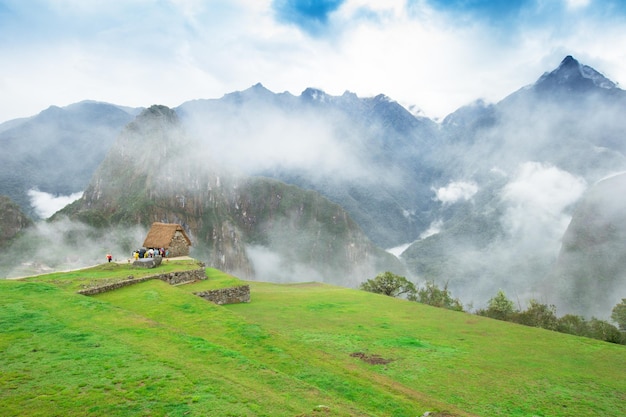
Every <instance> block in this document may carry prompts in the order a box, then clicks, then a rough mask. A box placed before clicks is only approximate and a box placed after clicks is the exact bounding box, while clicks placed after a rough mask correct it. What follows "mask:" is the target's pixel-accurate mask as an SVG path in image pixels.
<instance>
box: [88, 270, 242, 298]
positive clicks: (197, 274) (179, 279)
mask: <svg viewBox="0 0 626 417" xmlns="http://www.w3.org/2000/svg"><path fill="white" fill-rule="evenodd" d="M151 279H160V280H161V281H164V282H167V283H168V284H170V285H177V284H187V283H190V282H194V281H198V280H204V279H207V277H206V273H205V270H204V268H200V269H194V270H192V271H179V272H169V273H167V274H156V275H150V276H147V277H141V278H133V277H132V276H129V277H128V279H125V280H121V281H116V282H112V283H107V284H103V285H99V286H97V287H93V288H85V289H82V290H79V291H78V294H82V295H96V294H102V293H103V292H107V291H113V290H117V289H119V288H123V287H127V286H129V285H134V284H139V283H140V282H145V281H149V280H151ZM194 294H195V295H197V296H198V297H202V298H204V299H205V300H207V301H210V302H212V303H215V304H219V305H222V304H237V303H249V302H250V286H249V285H242V286H239V287H231V288H222V289H220V290H210V291H202V292H195V293H194Z"/></svg>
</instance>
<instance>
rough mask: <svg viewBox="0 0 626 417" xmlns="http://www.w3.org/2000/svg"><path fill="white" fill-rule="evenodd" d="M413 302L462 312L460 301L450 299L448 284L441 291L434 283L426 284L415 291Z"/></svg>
mask: <svg viewBox="0 0 626 417" xmlns="http://www.w3.org/2000/svg"><path fill="white" fill-rule="evenodd" d="M414 300H415V301H417V302H419V303H423V304H428V305H431V306H434V307H440V308H447V309H448V310H455V311H463V304H461V301H459V299H458V298H452V294H451V293H450V290H448V283H446V285H444V287H443V289H441V288H439V287H438V286H437V284H435V283H434V282H427V283H426V284H425V286H424V288H420V289H419V290H418V291H417V297H416V298H415V299H414Z"/></svg>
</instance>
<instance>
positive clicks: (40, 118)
mask: <svg viewBox="0 0 626 417" xmlns="http://www.w3.org/2000/svg"><path fill="white" fill-rule="evenodd" d="M135 113H136V109H130V108H124V107H120V106H115V105H111V104H107V103H99V102H93V101H84V102H80V103H76V104H72V105H69V106H67V107H63V108H61V107H57V106H51V107H49V108H48V109H46V110H44V111H42V112H41V113H39V114H38V115H36V116H33V117H30V118H25V119H17V120H14V121H9V122H6V123H3V124H2V125H0V146H2V149H3V152H2V153H0V194H3V195H7V196H9V197H10V198H11V199H12V200H13V201H15V202H16V203H17V204H18V205H19V206H20V208H21V209H22V210H23V211H24V212H25V213H27V214H28V215H29V216H31V217H33V218H37V217H38V215H37V213H36V212H35V210H34V208H33V206H32V205H31V201H30V198H29V195H28V191H29V190H39V191H42V192H46V193H50V194H53V195H69V194H72V193H76V192H81V191H83V190H84V188H85V186H86V185H87V183H88V182H89V179H90V178H91V175H92V174H93V171H94V170H95V168H96V167H97V166H98V164H99V163H100V162H101V161H102V159H103V158H104V155H105V154H106V152H107V151H108V149H109V147H110V146H111V144H112V143H113V141H114V140H115V137H116V136H117V134H118V133H119V131H120V129H121V128H122V127H123V126H124V125H125V124H126V123H128V122H130V121H131V120H132V118H133V117H134V114H135Z"/></svg>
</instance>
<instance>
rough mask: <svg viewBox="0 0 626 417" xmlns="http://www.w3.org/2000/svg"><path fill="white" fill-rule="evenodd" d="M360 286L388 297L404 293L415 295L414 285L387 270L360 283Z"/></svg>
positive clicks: (410, 295) (411, 296) (410, 296)
mask: <svg viewBox="0 0 626 417" xmlns="http://www.w3.org/2000/svg"><path fill="white" fill-rule="evenodd" d="M360 288H361V289H362V290H364V291H369V292H374V293H377V294H383V295H388V296H390V297H399V296H400V295H404V294H406V295H407V297H409V298H413V297H414V296H415V285H414V284H413V283H412V282H411V281H409V280H407V279H406V278H405V277H402V276H399V275H396V274H394V273H391V272H389V271H387V272H383V273H382V274H378V275H377V276H376V278H373V279H368V280H367V281H365V282H364V283H362V284H361V286H360Z"/></svg>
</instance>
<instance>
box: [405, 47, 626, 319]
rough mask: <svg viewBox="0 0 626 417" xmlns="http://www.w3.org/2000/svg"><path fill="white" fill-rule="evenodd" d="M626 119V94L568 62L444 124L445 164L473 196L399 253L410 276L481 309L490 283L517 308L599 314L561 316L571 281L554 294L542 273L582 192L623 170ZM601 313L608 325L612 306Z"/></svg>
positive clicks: (450, 206) (568, 59) (565, 281)
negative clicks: (541, 303)
mask: <svg viewBox="0 0 626 417" xmlns="http://www.w3.org/2000/svg"><path fill="white" fill-rule="evenodd" d="M624 111H626V92H624V91H623V90H621V89H619V88H618V87H617V86H616V85H615V84H614V83H613V82H612V81H610V80H608V79H606V78H604V77H603V76H602V75H601V74H599V73H598V72H597V71H595V70H593V69H591V68H590V67H587V66H584V65H582V64H580V63H579V62H578V61H576V60H575V59H573V58H572V57H569V56H568V57H566V58H565V59H564V60H563V62H562V63H561V65H559V67H558V68H557V69H555V70H554V71H551V72H548V73H546V74H544V75H543V76H541V77H540V78H539V79H538V80H537V81H536V82H535V83H534V84H532V85H529V86H526V87H524V88H522V89H520V90H518V91H516V92H514V93H513V94H511V95H510V96H508V97H506V98H505V99H503V100H502V101H501V102H499V103H496V104H493V105H487V104H485V103H482V102H477V103H473V104H472V105H470V106H468V107H465V108H462V109H459V110H458V111H457V112H455V113H453V114H452V115H450V116H448V117H447V118H446V119H445V120H444V122H443V123H442V130H443V132H442V134H443V139H442V142H444V143H445V145H444V146H445V148H446V149H447V151H444V152H442V155H443V157H442V162H443V163H445V164H450V165H451V164H455V165H454V166H455V170H456V179H455V181H463V182H464V183H472V184H474V185H475V188H476V193H475V194H474V195H473V196H472V197H471V199H470V200H469V201H459V202H457V203H453V204H448V205H446V204H443V205H442V207H441V210H440V211H439V215H440V216H442V218H445V219H447V220H446V221H445V222H443V225H442V227H441V230H440V233H439V234H438V235H435V236H432V237H429V238H426V239H423V240H419V241H418V242H415V243H414V244H413V246H412V247H409V248H408V249H407V251H406V252H405V253H404V254H403V255H402V256H403V258H404V259H405V261H406V262H407V264H408V265H409V267H410V269H411V270H412V271H413V273H415V274H417V275H421V276H425V277H429V278H430V279H434V280H439V281H446V282H449V283H450V288H451V289H452V290H453V291H455V292H456V293H461V294H464V295H465V298H466V299H468V300H474V302H478V303H479V304H482V303H484V302H486V300H487V299H488V298H489V297H491V296H493V295H494V290H493V289H492V290H491V293H488V292H486V289H487V288H493V283H494V282H495V283H498V287H499V288H501V289H504V290H505V291H507V292H508V293H510V294H516V295H517V296H518V297H519V299H521V300H528V299H530V298H536V299H546V300H550V301H551V302H556V300H559V301H560V302H559V304H560V305H561V306H562V307H563V309H564V310H567V311H575V312H576V313H578V314H582V315H588V314H591V313H593V314H598V311H597V310H594V311H591V310H589V309H585V308H583V307H582V304H580V303H578V306H579V307H580V308H578V309H577V310H576V309H569V308H567V307H568V306H567V304H568V300H567V299H566V298H567V297H565V298H562V297H561V296H560V294H562V292H563V291H564V290H565V288H566V287H568V286H572V285H574V286H576V285H577V284H575V283H574V282H572V281H569V279H572V280H574V276H573V275H570V276H567V275H565V276H564V277H563V279H562V280H561V286H560V287H559V286H554V285H549V281H550V279H551V278H550V277H549V272H550V270H551V269H552V266H553V264H554V262H555V261H556V259H557V255H558V253H559V248H560V246H561V237H562V236H563V233H564V232H565V228H566V227H567V224H568V223H569V218H571V216H572V214H573V213H574V208H575V207H576V203H577V201H578V199H579V198H580V196H581V195H582V191H583V190H584V189H585V188H586V187H587V186H588V185H589V184H593V183H595V182H596V181H598V180H600V179H601V178H603V177H606V176H607V175H610V174H612V173H615V172H619V171H623V170H624V169H625V168H626V140H625V139H626V138H625V137H624V132H626V121H625V120H624V118H623V117H620V116H619V114H623V113H624ZM485 236H487V237H488V238H487V239H485ZM624 266H626V265H624ZM614 278H615V279H617V280H621V278H619V277H614ZM570 293H571V291H570ZM603 294H604V296H605V297H607V298H608V297H609V292H608V291H607V290H606V289H605V290H604V291H603ZM571 301H572V302H574V300H571ZM603 308H604V311H603V315H604V316H605V317H606V316H608V314H607V311H608V313H610V306H608V305H605V306H603ZM607 309H608V310H607Z"/></svg>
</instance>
